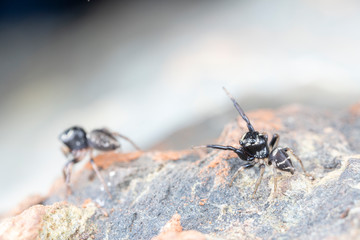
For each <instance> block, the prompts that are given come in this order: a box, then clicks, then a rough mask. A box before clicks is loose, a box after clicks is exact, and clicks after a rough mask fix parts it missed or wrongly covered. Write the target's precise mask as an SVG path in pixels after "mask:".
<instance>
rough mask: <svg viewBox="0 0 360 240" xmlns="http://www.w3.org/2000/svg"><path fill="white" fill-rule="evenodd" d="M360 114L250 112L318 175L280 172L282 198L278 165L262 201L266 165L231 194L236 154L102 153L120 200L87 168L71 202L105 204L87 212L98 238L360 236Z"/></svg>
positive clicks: (233, 129)
mask: <svg viewBox="0 0 360 240" xmlns="http://www.w3.org/2000/svg"><path fill="white" fill-rule="evenodd" d="M359 116H360V107H357V105H354V106H353V107H351V108H350V109H349V110H344V111H342V112H330V111H325V110H319V109H310V108H305V107H301V106H288V107H284V108H281V109H278V110H276V111H271V110H258V111H255V112H250V113H248V117H249V118H250V120H251V122H252V124H253V125H254V127H255V129H256V130H258V131H265V132H267V133H268V134H269V136H271V135H272V134H273V133H278V134H280V138H281V139H280V144H279V145H280V146H282V147H290V148H292V149H293V150H294V152H295V153H296V155H298V156H299V157H300V158H301V159H302V161H303V163H304V165H305V169H306V170H307V171H308V172H309V173H311V174H312V175H314V176H315V180H311V179H309V178H308V177H306V176H305V175H304V174H303V172H302V171H301V168H300V166H299V164H298V163H296V162H294V165H295V168H296V170H297V171H296V172H295V174H294V175H291V174H288V173H284V172H281V173H279V174H278V191H277V198H274V192H273V178H272V171H271V168H269V167H267V168H266V171H265V175H264V179H263V181H262V183H261V185H260V187H259V189H258V191H257V194H256V196H255V198H252V196H251V195H252V192H253V190H254V183H255V181H256V179H257V177H258V174H259V169H258V168H257V167H255V168H252V169H248V170H245V171H244V172H243V173H242V174H240V175H239V176H238V177H237V178H236V180H235V182H234V184H233V186H232V187H229V186H228V182H229V180H230V179H231V177H232V175H233V174H234V172H235V171H236V170H237V169H238V168H239V167H240V166H241V165H242V164H243V163H244V162H242V161H240V160H239V159H238V158H237V157H236V155H234V154H233V153H231V152H228V151H216V150H211V151H207V150H196V151H195V150H185V151H181V152H172V151H169V152H145V153H130V154H121V153H108V154H104V155H101V156H99V157H97V158H96V159H95V161H96V162H97V163H98V165H99V166H101V167H102V168H103V169H102V171H101V174H102V175H103V176H104V178H105V180H106V181H107V183H108V187H109V189H110V191H111V193H112V195H113V199H110V198H109V197H108V195H107V194H106V192H104V191H103V187H102V185H101V183H100V182H99V181H98V179H97V178H96V176H94V174H93V173H92V171H91V170H90V169H89V168H84V169H83V170H82V171H81V172H80V173H78V174H76V177H75V175H74V179H73V181H72V183H73V191H74V193H73V195H71V196H70V197H69V198H68V201H69V202H70V203H72V204H74V205H75V206H81V205H82V204H83V202H84V201H85V200H86V199H91V201H92V202H94V203H95V205H96V211H95V212H93V214H91V215H90V214H89V213H87V215H86V214H85V213H84V215H86V218H87V219H88V218H90V217H91V218H90V219H89V220H87V221H85V222H86V226H89V225H88V224H90V225H91V226H92V227H91V229H92V230H91V231H90V232H91V233H89V231H88V230H84V232H85V233H88V234H93V235H94V238H95V239H152V238H154V239H202V238H203V239H296V238H299V239H360V174H359V173H360V155H359V151H360V145H359V144H358V143H359V141H360V118H359ZM245 131H246V128H245V124H244V123H243V121H242V120H241V119H238V120H237V121H236V122H232V123H229V124H228V125H227V126H226V127H225V128H224V131H223V133H222V134H221V136H220V138H219V139H218V142H217V143H219V144H222V145H233V146H239V144H238V141H239V139H240V138H241V136H242V134H243V133H244V132H245ZM209 143H213V142H209ZM202 144H207V143H199V145H202ZM107 160H109V161H107ZM109 162H111V163H112V164H109ZM64 193H65V186H64V185H61V187H60V188H58V189H57V190H52V193H51V195H50V196H49V197H48V198H47V199H46V200H45V201H44V203H45V204H46V205H50V206H47V207H52V206H54V205H51V204H54V203H55V204H57V203H56V202H59V201H62V200H64ZM71 206H72V205H71ZM30 209H31V208H30ZM27 211H29V210H27ZM25 212H26V211H25ZM25 212H24V213H25ZM24 213H23V214H24ZM21 215H22V214H21ZM21 215H19V216H21ZM42 219H43V220H44V218H42ZM51 219H52V220H51ZM7 220H8V219H7ZM7 220H5V222H6V221H7ZM44 221H45V222H43V224H46V222H47V221H53V218H51V215H50V218H47V219H45V220H44ZM62 224H64V225H63V227H64V228H65V229H66V227H69V229H68V231H71V229H70V226H69V224H68V223H66V222H62ZM1 226H4V222H3V223H2V224H1ZM1 226H0V229H1ZM169 226H170V227H169ZM85 229H88V228H85ZM166 229H168V230H166ZM169 229H170V230H169ZM40 233H43V232H42V231H40ZM194 236H195V238H194ZM1 239H6V238H1ZM29 239H30V238H29ZM32 239H36V238H32ZM74 239H79V238H74Z"/></svg>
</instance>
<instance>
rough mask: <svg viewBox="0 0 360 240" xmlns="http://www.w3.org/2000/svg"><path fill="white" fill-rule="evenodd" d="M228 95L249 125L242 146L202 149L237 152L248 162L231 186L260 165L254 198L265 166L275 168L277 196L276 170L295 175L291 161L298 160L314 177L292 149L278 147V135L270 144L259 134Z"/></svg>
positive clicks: (241, 140) (265, 137) (241, 168)
mask: <svg viewBox="0 0 360 240" xmlns="http://www.w3.org/2000/svg"><path fill="white" fill-rule="evenodd" d="M223 89H224V91H225V92H226V94H227V95H228V96H229V98H230V99H231V101H232V102H233V104H234V106H235V108H236V110H237V111H238V112H239V114H240V116H241V117H242V118H243V119H244V121H245V122H246V124H247V128H248V129H249V131H248V132H246V133H245V134H244V135H243V136H242V138H241V139H240V141H239V143H240V145H241V147H240V148H235V147H232V146H222V145H213V144H212V145H206V146H201V147H207V148H214V149H220V150H230V151H233V152H235V153H236V154H237V155H238V156H239V158H240V159H241V160H244V161H246V163H245V164H244V165H242V166H241V167H240V168H239V169H238V170H237V171H236V173H235V174H234V175H233V177H232V179H231V181H230V183H229V186H232V184H233V182H234V180H235V178H236V177H237V176H238V175H239V174H240V173H241V172H242V171H243V170H244V169H246V168H252V167H254V166H255V165H256V164H259V168H260V176H259V178H258V179H257V181H256V183H255V190H254V193H253V197H254V196H255V194H256V191H257V189H258V187H259V185H260V182H261V180H262V177H263V175H264V172H265V165H268V166H270V165H272V166H273V177H274V193H275V194H276V188H277V180H276V175H277V172H276V170H277V169H279V170H281V171H285V172H290V173H291V174H294V172H295V168H294V166H293V164H292V162H291V159H296V160H297V161H299V163H300V165H301V168H302V170H303V171H304V173H305V175H306V176H309V177H312V176H311V175H310V174H308V173H306V171H305V168H304V165H303V163H302V162H301V160H300V159H299V158H298V157H297V156H296V155H295V154H294V153H293V151H292V150H291V149H290V148H280V147H278V143H279V140H280V137H279V135H278V134H274V135H273V137H272V139H271V141H270V143H269V144H268V135H267V133H259V132H258V131H255V129H254V127H253V126H252V125H251V123H250V120H249V119H248V118H247V116H246V115H245V112H244V111H243V110H242V108H241V107H240V105H239V104H238V103H237V102H236V100H235V99H234V98H233V97H232V96H231V95H230V93H229V92H228V91H227V90H226V89H225V88H223Z"/></svg>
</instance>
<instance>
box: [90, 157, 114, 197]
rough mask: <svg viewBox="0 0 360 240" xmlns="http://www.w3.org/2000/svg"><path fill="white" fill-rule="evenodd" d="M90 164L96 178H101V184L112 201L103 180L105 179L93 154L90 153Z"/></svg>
mask: <svg viewBox="0 0 360 240" xmlns="http://www.w3.org/2000/svg"><path fill="white" fill-rule="evenodd" d="M90 164H91V166H92V168H93V169H94V171H95V173H96V176H97V177H98V178H99V180H100V182H101V183H102V185H103V186H104V189H105V191H106V192H107V194H108V195H109V197H110V199H112V195H111V193H110V191H109V189H108V187H107V185H106V183H105V181H104V179H103V177H102V176H101V174H100V171H99V168H98V166H97V165H96V163H95V162H94V159H93V156H92V152H90Z"/></svg>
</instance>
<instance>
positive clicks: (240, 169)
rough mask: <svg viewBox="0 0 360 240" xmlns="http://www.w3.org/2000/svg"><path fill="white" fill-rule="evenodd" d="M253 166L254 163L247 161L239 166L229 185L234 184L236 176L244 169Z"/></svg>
mask: <svg viewBox="0 0 360 240" xmlns="http://www.w3.org/2000/svg"><path fill="white" fill-rule="evenodd" d="M253 166H254V163H247V164H245V165H243V166H241V167H239V169H238V170H237V171H236V173H234V175H233V177H232V178H231V181H230V183H229V187H231V186H232V184H233V182H234V180H235V178H236V177H237V176H238V175H239V174H240V173H241V172H242V171H244V170H245V169H246V168H251V167H253Z"/></svg>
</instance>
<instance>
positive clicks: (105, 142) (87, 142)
mask: <svg viewBox="0 0 360 240" xmlns="http://www.w3.org/2000/svg"><path fill="white" fill-rule="evenodd" d="M118 137H121V138H124V139H125V140H127V141H129V142H130V143H131V144H132V145H133V146H134V147H135V148H136V149H137V150H140V149H139V147H138V146H136V144H135V143H134V142H132V141H131V140H130V139H129V138H127V137H125V136H123V135H120V134H119V133H114V132H111V131H109V130H108V129H105V128H101V129H95V130H92V131H91V132H89V133H86V131H85V130H84V129H83V128H81V127H78V126H73V127H70V128H68V129H66V130H65V131H64V132H62V133H61V134H60V136H59V139H60V141H62V142H63V143H64V145H65V146H66V149H63V152H64V154H65V156H66V157H67V158H68V162H67V163H66V164H65V166H64V169H63V173H64V178H65V182H66V185H67V193H68V194H70V193H71V188H70V176H71V168H72V165H74V164H75V163H77V162H79V161H81V160H82V159H83V158H85V157H86V156H87V155H90V164H91V165H92V167H93V169H94V171H95V173H96V174H97V176H98V177H99V179H100V181H101V182H102V184H103V185H104V188H105V190H106V191H107V193H108V194H109V196H110V198H111V194H110V192H109V190H108V188H107V186H106V184H105V182H104V180H103V178H102V177H101V175H100V173H99V170H98V168H97V166H96V164H95V162H94V160H93V155H92V150H93V149H95V150H99V151H112V150H116V149H118V148H120V143H119V141H118V139H117V138H118Z"/></svg>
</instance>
